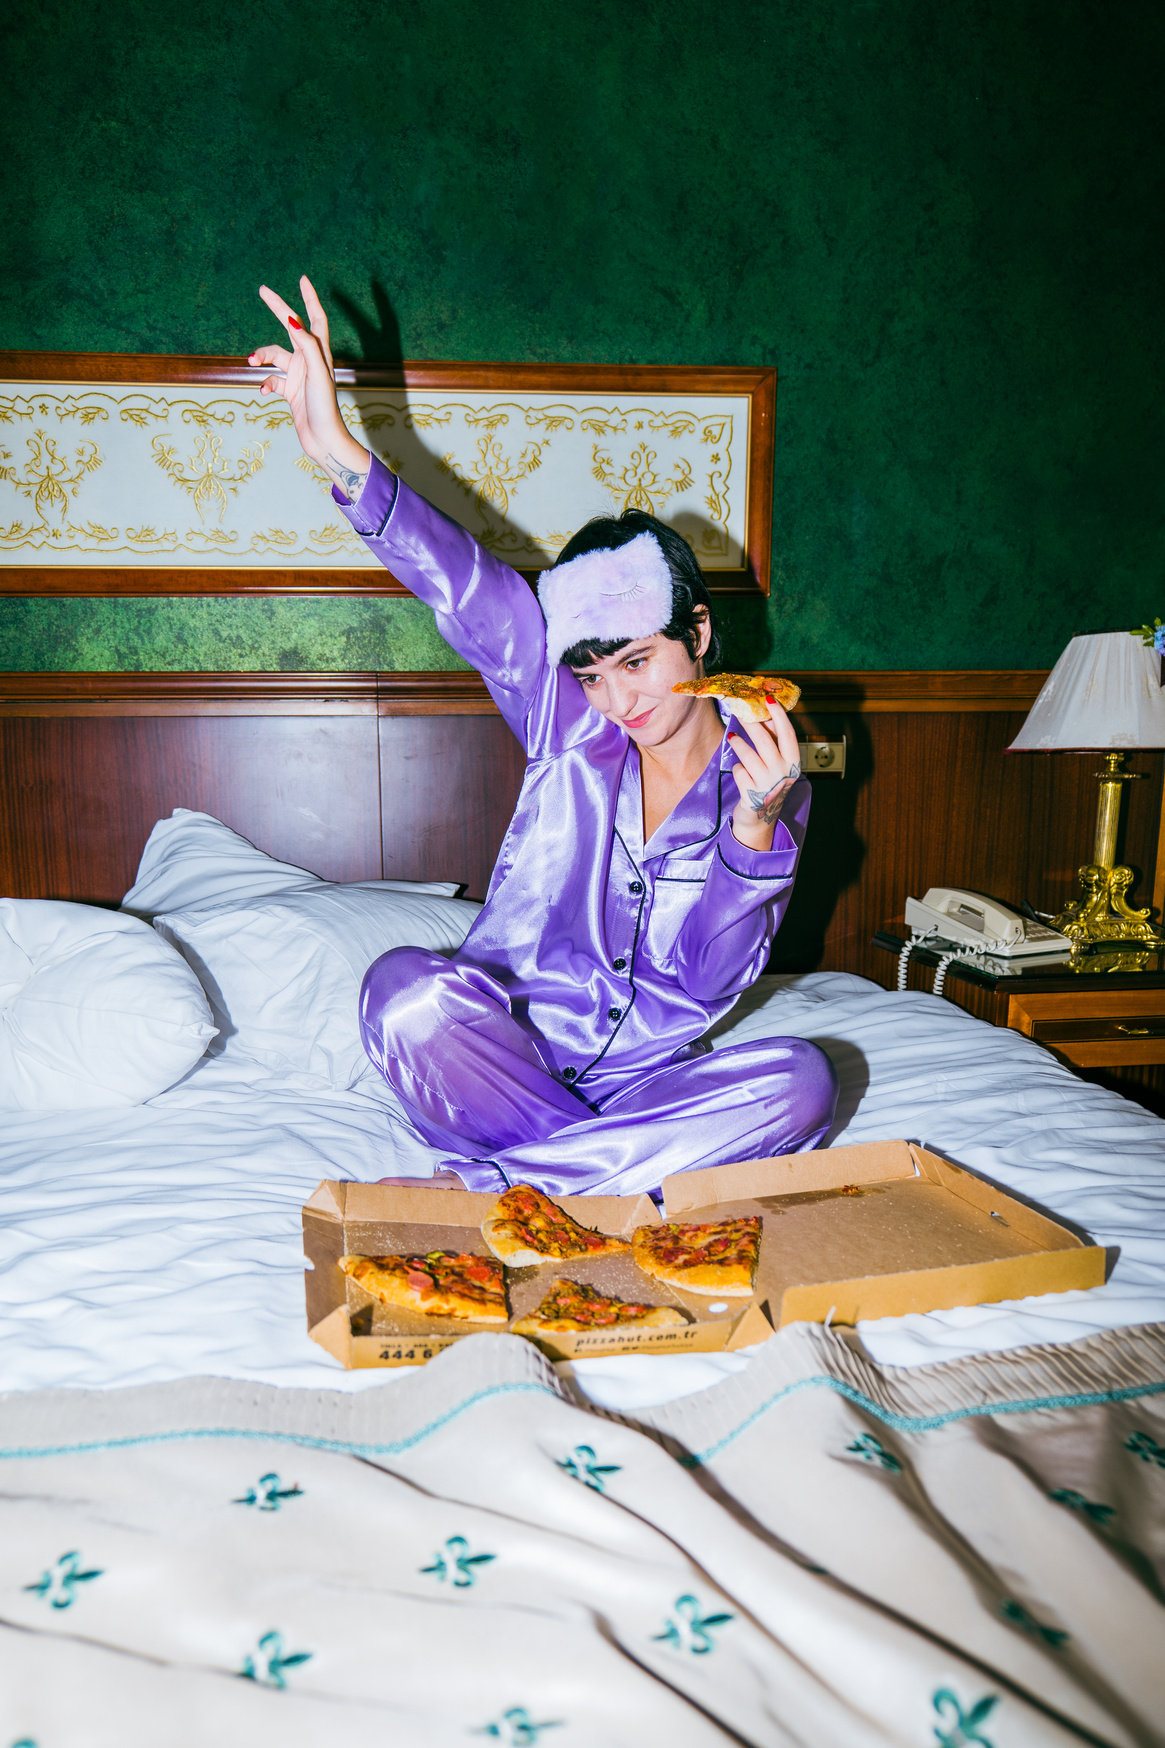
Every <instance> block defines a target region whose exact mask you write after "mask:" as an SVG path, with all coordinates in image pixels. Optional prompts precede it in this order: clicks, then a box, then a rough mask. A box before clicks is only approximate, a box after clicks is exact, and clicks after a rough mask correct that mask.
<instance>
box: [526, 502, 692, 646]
mask: <svg viewBox="0 0 1165 1748" xmlns="http://www.w3.org/2000/svg"><path fill="white" fill-rule="evenodd" d="M538 603H539V605H540V607H541V608H542V613H543V617H544V618H545V620H546V657H547V660H548V661H549V662H550V663H551V665H552V666H553V664H554V663H556V662H560V661H561V660H562V657H563V653H564V651H566V650H568V649H573V647H574V645H575V644H576V643H611V642H614V641H616V640H617V639H618V640H622V639H627V640H628V641H631V640H632V639H633V638H636V637H653V636H654V635H655V633H656V632H657V631H662V630H663V628H664V626H665V625H667V624H668V623H669V621H670V620H671V616H672V580H671V572H670V570H669V569H668V566H667V560H666V559H665V558H664V556H663V549H662V548H661V546H660V544H659V542H658V540H656V538H655V536H654V535H653V534H637V535H636V536H635V538H634V540H628V541H627V543H626V544H625V545H624V546H616V547H614V548H609V547H604V548H602V549H601V550H599V551H597V552H583V553H580V554H579V556H578V558H572V559H569V560H568V561H567V563H566V564H560V565H556V566H555V568H554V569H553V570H550V571H547V572H546V573H545V575H544V576H543V578H542V581H541V582H540V583H539V585H538Z"/></svg>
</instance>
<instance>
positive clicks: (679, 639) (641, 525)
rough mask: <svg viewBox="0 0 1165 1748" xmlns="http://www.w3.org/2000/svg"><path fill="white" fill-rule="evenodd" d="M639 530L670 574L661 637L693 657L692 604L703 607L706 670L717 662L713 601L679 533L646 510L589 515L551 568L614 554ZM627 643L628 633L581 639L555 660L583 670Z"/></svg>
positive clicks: (696, 623)
mask: <svg viewBox="0 0 1165 1748" xmlns="http://www.w3.org/2000/svg"><path fill="white" fill-rule="evenodd" d="M639 534H652V535H654V536H655V539H656V540H657V541H658V542H659V545H660V547H661V548H662V551H663V556H664V558H665V559H666V560H667V568H668V570H669V571H670V572H671V600H672V607H671V618H670V619H669V620H668V622H667V624H666V625H665V626H664V627H663V635H664V637H670V638H671V639H672V641H673V642H674V643H682V644H683V645H684V647H685V649H686V650H687V652H688V654H689V655H690V656H691V658H692V660H693V661H695V660H696V651H697V650H698V649H699V647H700V626H701V624H702V620H701V618H700V616H699V615H698V614H697V612H696V608H697V607H703V608H704V609H705V611H706V613H707V621H708V627H709V630H710V631H711V633H712V635H711V638H710V640H709V643H708V648H707V650H706V651H705V652H704V666H705V668H706V669H708V670H709V671H711V670H712V669H713V668H716V667H718V666H719V663H720V633H719V631H718V630H717V629H716V616H715V614H714V613H713V611H712V599H711V596H710V595H709V594H708V585H707V584H706V583H705V581H704V575H703V572H702V571H701V569H700V567H699V565H698V564H697V563H696V555H695V553H694V552H693V551H692V549H691V547H690V546H689V545H688V543H687V541H686V540H685V539H684V537H683V535H682V534H677V533H676V531H675V529H674V528H668V527H667V526H666V524H665V523H663V522H660V521H659V520H658V519H657V518H656V517H655V516H649V515H648V514H647V511H646V510H624V512H623V514H622V515H621V516H593V517H592V518H591V520H590V521H589V522H585V523H584V524H583V526H582V527H581V528H580V529H579V531H578V533H577V534H573V535H572V536H571V538H570V539H569V540H568V541H567V543H566V545H565V546H564V547H563V549H562V551H561V552H560V553H559V555H558V557H557V558H556V559H555V561H554V565H555V568H556V569H557V567H558V566H559V565H560V564H569V563H570V561H571V559H572V558H579V557H580V556H581V555H582V554H583V553H584V552H614V551H615V549H616V548H617V547H620V546H626V544H627V542H628V541H629V540H634V539H635V537H636V536H637V535H639ZM632 641H633V640H632V639H631V638H629V637H615V638H605V639H603V640H601V641H596V642H591V641H590V640H588V639H584V640H583V642H581V643H574V644H572V645H571V647H570V648H569V649H567V650H564V651H563V652H562V656H561V658H560V659H561V660H562V661H564V662H565V663H566V664H567V666H568V667H572V668H588V667H590V665H591V663H592V662H597V661H598V660H599V659H600V658H601V657H602V656H609V655H614V654H615V652H616V650H620V649H626V647H627V645H628V644H629V643H631V642H632Z"/></svg>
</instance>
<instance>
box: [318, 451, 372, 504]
mask: <svg viewBox="0 0 1165 1748" xmlns="http://www.w3.org/2000/svg"><path fill="white" fill-rule="evenodd" d="M324 467H325V468H326V469H327V471H328V472H329V473H330V474H331V476H332V478H333V479H334V480H335V482H336V484H337V485H338V486H339V488H340V490H341V491H342V492H343V493H344V494H345V496H346V497H347V499H348V502H349V503H350V504H354V503H355V502H356V500H357V498H358V497H359V496H360V493H361V492H362V491H363V490H364V481H365V480H366V479H367V478H368V469H367V468H363V469H362V470H361V471H360V472H359V473H357V472H356V470H355V469H354V468H351V467H345V466H344V464H343V462H341V461H337V460H336V458H335V456H334V455H325V457H324Z"/></svg>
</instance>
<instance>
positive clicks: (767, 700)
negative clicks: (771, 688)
mask: <svg viewBox="0 0 1165 1748" xmlns="http://www.w3.org/2000/svg"><path fill="white" fill-rule="evenodd" d="M765 703H766V704H775V703H776V699H775V698H774V697H773V695H772V693H771V692H766V693H765Z"/></svg>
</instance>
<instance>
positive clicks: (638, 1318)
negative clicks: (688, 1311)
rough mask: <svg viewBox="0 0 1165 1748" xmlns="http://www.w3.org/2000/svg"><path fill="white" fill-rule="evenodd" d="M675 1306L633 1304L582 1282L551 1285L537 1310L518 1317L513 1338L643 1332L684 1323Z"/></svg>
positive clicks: (559, 1281) (554, 1282) (564, 1282)
mask: <svg viewBox="0 0 1165 1748" xmlns="http://www.w3.org/2000/svg"><path fill="white" fill-rule="evenodd" d="M686 1322H687V1318H686V1317H685V1316H684V1314H683V1312H682V1311H679V1310H677V1309H676V1307H675V1306H674V1305H636V1304H632V1303H629V1302H628V1301H627V1300H624V1299H611V1298H608V1296H607V1294H606V1293H600V1292H599V1290H598V1289H597V1287H588V1286H587V1285H586V1284H585V1283H584V1282H582V1281H567V1280H557V1281H553V1282H551V1285H550V1287H549V1289H548V1290H547V1293H546V1297H545V1298H544V1299H543V1301H542V1303H541V1305H539V1307H538V1309H537V1310H536V1311H531V1312H530V1313H529V1315H528V1316H526V1317H519V1318H518V1321H517V1322H516V1323H515V1324H514V1326H513V1332H514V1334H515V1335H543V1334H547V1333H549V1332H550V1331H552V1330H581V1329H645V1328H656V1327H658V1326H659V1325H660V1324H664V1323H686Z"/></svg>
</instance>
